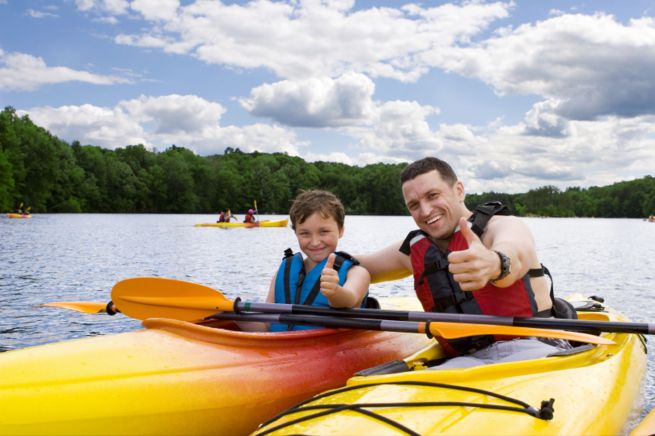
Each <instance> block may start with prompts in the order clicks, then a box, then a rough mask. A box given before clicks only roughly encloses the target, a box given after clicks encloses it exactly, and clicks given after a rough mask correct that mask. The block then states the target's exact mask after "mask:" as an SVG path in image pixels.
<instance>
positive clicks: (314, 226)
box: [296, 212, 343, 264]
mask: <svg viewBox="0 0 655 436" xmlns="http://www.w3.org/2000/svg"><path fill="white" fill-rule="evenodd" d="M341 236H343V228H341V229H340V228H339V226H338V225H337V222H336V221H335V220H334V218H332V217H329V218H323V217H322V216H321V215H320V214H319V213H318V212H314V213H313V214H311V215H310V216H309V217H307V219H306V220H305V221H304V222H303V223H302V224H296V237H297V238H298V245H299V246H300V250H301V251H302V252H303V253H305V256H307V258H308V259H309V260H310V261H311V262H312V263H313V264H317V263H319V262H321V261H323V259H325V258H326V257H328V255H329V254H330V253H332V252H334V251H336V249H337V244H338V243H339V238H341Z"/></svg>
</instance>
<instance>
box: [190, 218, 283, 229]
mask: <svg viewBox="0 0 655 436" xmlns="http://www.w3.org/2000/svg"><path fill="white" fill-rule="evenodd" d="M288 224H289V220H288V219H284V220H276V221H273V220H264V221H257V222H254V223H239V222H230V223H202V224H195V227H224V228H230V227H286V226H287V225H288Z"/></svg>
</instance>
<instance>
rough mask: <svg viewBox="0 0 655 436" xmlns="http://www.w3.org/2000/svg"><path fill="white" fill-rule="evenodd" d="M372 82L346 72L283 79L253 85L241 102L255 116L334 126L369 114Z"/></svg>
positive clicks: (304, 125)
mask: <svg viewBox="0 0 655 436" xmlns="http://www.w3.org/2000/svg"><path fill="white" fill-rule="evenodd" d="M374 90H375V85H374V84H373V82H372V81H371V80H370V79H369V78H368V77H366V76H364V75H362V74H356V73H347V74H344V75H343V76H341V77H339V78H337V79H335V80H332V79H330V78H329V77H314V78H310V79H306V80H300V81H292V80H284V81H281V82H277V83H273V84H264V85H261V86H258V87H256V88H254V89H253V90H252V91H251V93H250V98H247V99H242V100H241V105H242V106H243V107H244V108H245V109H246V110H248V111H249V112H250V113H252V114H253V115H256V116H261V117H268V118H272V119H274V120H276V121H277V122H280V123H282V124H287V125H291V126H303V127H335V126H344V125H352V124H355V123H359V122H362V121H363V120H366V119H368V118H369V117H370V116H371V112H372V110H373V101H372V100H371V98H372V96H373V92H374Z"/></svg>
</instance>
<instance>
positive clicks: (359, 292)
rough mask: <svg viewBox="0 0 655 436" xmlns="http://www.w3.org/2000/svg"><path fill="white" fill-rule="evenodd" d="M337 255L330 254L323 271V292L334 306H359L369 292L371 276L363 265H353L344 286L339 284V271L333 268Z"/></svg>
mask: <svg viewBox="0 0 655 436" xmlns="http://www.w3.org/2000/svg"><path fill="white" fill-rule="evenodd" d="M335 258H336V256H335V255H334V254H330V257H329V258H328V261H327V263H326V264H325V267H324V268H323V271H322V272H321V292H322V293H323V295H325V297H326V298H327V299H328V301H329V302H330V306H332V307H337V308H340V307H350V308H352V307H359V306H360V305H361V304H362V300H363V299H364V297H365V296H366V293H367V292H368V285H369V283H370V282H371V276H370V275H369V273H368V271H366V269H365V268H362V267H361V266H353V267H352V268H350V269H349V270H348V276H347V278H346V282H345V283H344V284H343V286H339V273H338V272H337V271H336V270H335V269H334V268H333V266H334V259H335Z"/></svg>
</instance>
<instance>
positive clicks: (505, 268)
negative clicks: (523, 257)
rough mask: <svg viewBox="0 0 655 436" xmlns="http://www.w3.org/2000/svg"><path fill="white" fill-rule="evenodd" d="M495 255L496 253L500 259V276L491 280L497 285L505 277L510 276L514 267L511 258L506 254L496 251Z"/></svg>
mask: <svg viewBox="0 0 655 436" xmlns="http://www.w3.org/2000/svg"><path fill="white" fill-rule="evenodd" d="M494 253H496V254H497V255H498V257H499V258H500V274H498V277H496V278H495V279H493V280H490V282H491V283H495V282H497V281H498V280H502V279H504V278H505V277H507V276H508V275H509V272H510V269H511V266H512V265H511V262H510V260H509V257H507V256H506V255H505V254H504V253H501V252H500V251H496V250H494Z"/></svg>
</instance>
